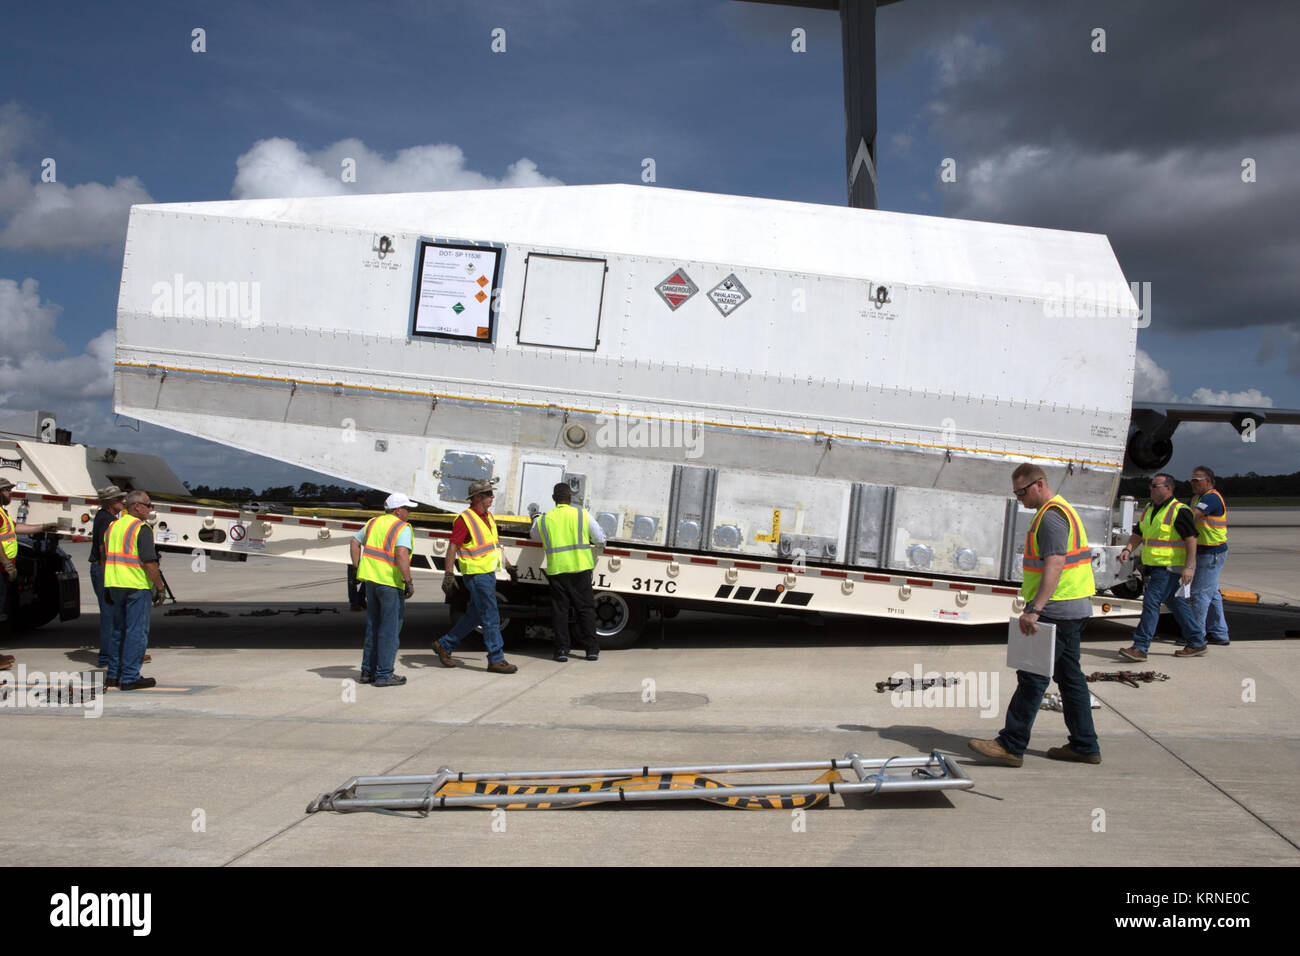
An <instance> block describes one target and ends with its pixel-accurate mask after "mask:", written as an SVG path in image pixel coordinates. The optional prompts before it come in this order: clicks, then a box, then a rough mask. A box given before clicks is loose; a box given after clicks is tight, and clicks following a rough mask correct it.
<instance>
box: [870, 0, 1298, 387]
mask: <svg viewBox="0 0 1300 956" xmlns="http://www.w3.org/2000/svg"><path fill="white" fill-rule="evenodd" d="M1078 6H1079V5H1077V4H1028V5H1027V4H1025V3H1024V2H1023V0H982V2H981V3H978V4H972V3H969V2H966V0H927V2H926V3H923V4H910V3H902V4H893V5H889V6H887V7H883V8H882V9H881V13H880V16H879V30H880V31H881V36H882V37H888V38H889V42H885V43H882V44H881V47H880V63H881V70H882V73H881V75H882V76H886V77H887V76H889V75H891V74H893V73H895V72H899V71H905V70H908V69H913V68H915V67H916V66H918V65H919V66H922V67H924V68H926V69H927V70H928V72H929V74H930V77H931V87H930V90H929V92H928V96H927V100H928V102H927V104H926V108H925V109H924V110H923V111H922V117H923V118H922V119H921V120H918V127H917V129H915V130H909V132H910V133H912V132H914V133H915V134H916V135H917V138H918V141H919V142H926V141H927V140H930V141H933V142H935V143H937V144H938V145H939V148H940V149H941V150H942V152H939V153H938V156H943V157H953V158H955V159H956V161H957V174H958V177H957V181H956V182H955V183H945V184H943V185H942V187H941V188H940V189H939V190H938V195H940V196H941V197H942V203H943V207H942V211H943V212H944V213H945V214H947V215H953V216H957V217H961V218H970V219H983V220H994V221H998V222H1011V223H1017V224H1021V225H1032V226H1045V227H1049V228H1057V229H1071V230H1081V231H1087V232H1099V233H1105V234H1106V235H1107V236H1109V238H1110V240H1111V243H1112V245H1113V247H1114V249H1115V252H1116V254H1117V256H1118V258H1119V261H1120V264H1121V265H1122V266H1123V268H1124V271H1125V274H1126V275H1127V276H1128V278H1129V279H1131V280H1139V281H1143V282H1147V281H1149V282H1151V284H1152V293H1153V300H1154V309H1153V310H1152V322H1153V325H1154V327H1157V328H1159V329H1160V330H1161V331H1178V332H1199V331H1204V330H1219V329H1224V328H1234V329H1239V330H1246V329H1250V330H1251V331H1250V334H1252V335H1258V336H1259V337H1260V340H1261V344H1260V349H1259V352H1258V357H1259V360H1260V361H1261V362H1268V361H1274V360H1277V359H1282V360H1284V361H1285V362H1286V363H1287V367H1288V370H1289V371H1290V372H1293V373H1294V372H1297V371H1300V307H1297V303H1298V302H1300V270H1296V269H1295V268H1294V264H1295V262H1296V261H1297V257H1300V222H1297V220H1296V218H1295V216H1294V213H1293V211H1294V210H1295V209H1296V208H1300V162H1297V157H1300V134H1297V132H1296V126H1295V119H1294V118H1295V115H1296V113H1297V111H1298V110H1300V60H1297V58H1296V57H1295V55H1294V50H1293V46H1294V44H1293V43H1291V42H1289V40H1288V37H1290V36H1292V35H1294V33H1295V31H1296V29H1297V28H1300V4H1290V5H1282V6H1280V7H1279V6H1277V5H1272V6H1270V7H1269V12H1270V16H1267V17H1266V16H1250V15H1243V12H1242V10H1241V9H1240V7H1237V6H1232V5H1225V4H1222V3H1216V2H1214V0H1179V2H1177V3H1175V2H1171V0H1151V2H1148V3H1142V4H1134V3H1131V2H1128V0H1092V2H1090V3H1089V4H1088V10H1089V11H1090V12H1088V13H1087V14H1086V15H1081V14H1080V13H1079V11H1078V9H1077V7H1078ZM1097 26H1104V27H1105V28H1106V34H1107V36H1106V42H1107V45H1106V49H1105V52H1093V50H1094V44H1095V42H1096V41H1095V40H1094V36H1093V30H1094V28H1095V27H1097ZM934 164H935V166H937V165H938V160H937V157H936V159H935V163H934ZM1243 164H1245V166H1243ZM886 199H887V197H886Z"/></svg>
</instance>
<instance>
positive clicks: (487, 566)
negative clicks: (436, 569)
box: [456, 508, 501, 574]
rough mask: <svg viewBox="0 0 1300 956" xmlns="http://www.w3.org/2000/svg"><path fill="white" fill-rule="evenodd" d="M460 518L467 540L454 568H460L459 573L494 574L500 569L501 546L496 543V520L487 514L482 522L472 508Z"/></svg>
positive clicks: (463, 512) (465, 511)
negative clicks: (467, 533) (463, 524)
mask: <svg viewBox="0 0 1300 956" xmlns="http://www.w3.org/2000/svg"><path fill="white" fill-rule="evenodd" d="M460 516H461V518H462V519H463V520H464V522H465V527H466V528H468V529H469V540H468V541H467V542H465V544H464V545H461V547H460V551H459V553H458V554H457V555H456V566H457V567H458V568H460V573H461V574H492V573H495V572H496V569H497V568H499V567H501V545H500V544H499V543H498V536H497V523H496V520H495V519H494V518H493V517H492V516H491V515H490V514H489V515H488V516H487V520H486V521H484V520H483V519H482V518H480V517H479V515H478V512H476V511H475V510H474V509H473V508H467V509H465V510H464V511H462V512H461V513H460ZM465 545H468V547H466V546H465Z"/></svg>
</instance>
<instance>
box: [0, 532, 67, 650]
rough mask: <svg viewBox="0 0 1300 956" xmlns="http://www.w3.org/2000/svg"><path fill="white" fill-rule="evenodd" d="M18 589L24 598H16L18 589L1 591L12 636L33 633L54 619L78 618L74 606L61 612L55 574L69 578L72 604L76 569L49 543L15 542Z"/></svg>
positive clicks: (60, 595) (9, 587) (10, 588)
mask: <svg viewBox="0 0 1300 956" xmlns="http://www.w3.org/2000/svg"><path fill="white" fill-rule="evenodd" d="M16 563H17V564H18V569H19V574H20V581H19V586H21V587H22V588H23V589H24V592H25V596H24V597H20V596H19V593H18V587H16V586H14V585H9V586H8V587H6V588H5V601H6V604H7V607H6V608H5V610H7V611H8V621H7V625H6V626H7V627H8V628H9V630H10V631H12V632H13V633H17V632H19V631H33V630H36V628H38V627H41V626H43V625H45V624H48V623H49V622H50V621H53V620H57V619H60V618H62V619H64V620H71V619H72V618H75V617H77V616H78V614H79V611H78V610H77V608H76V607H73V608H70V609H65V608H64V607H63V604H62V602H63V595H62V594H61V593H60V588H61V586H60V583H59V575H60V574H61V573H63V574H66V575H68V576H70V578H71V588H72V590H71V597H70V600H71V602H72V603H73V604H74V605H76V604H79V601H78V600H77V598H76V595H77V593H78V592H77V575H76V569H75V567H74V566H73V564H72V561H71V560H70V559H69V558H68V555H67V554H66V553H65V552H64V551H63V550H61V549H60V548H59V547H58V545H57V544H54V543H53V542H45V541H41V542H40V543H39V544H38V543H36V542H33V541H32V540H31V539H26V538H20V539H19V541H18V555H17V559H16Z"/></svg>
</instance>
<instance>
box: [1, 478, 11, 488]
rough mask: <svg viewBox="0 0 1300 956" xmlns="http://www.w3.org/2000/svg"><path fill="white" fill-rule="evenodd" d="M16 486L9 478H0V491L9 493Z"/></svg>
mask: <svg viewBox="0 0 1300 956" xmlns="http://www.w3.org/2000/svg"><path fill="white" fill-rule="evenodd" d="M13 486H14V483H13V482H12V481H10V480H9V479H8V478H0V491H8V490H9V489H10V488H12V487H13Z"/></svg>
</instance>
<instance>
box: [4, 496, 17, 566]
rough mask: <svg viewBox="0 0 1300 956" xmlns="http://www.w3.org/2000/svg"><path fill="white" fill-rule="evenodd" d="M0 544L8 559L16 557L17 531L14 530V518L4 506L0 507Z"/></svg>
mask: <svg viewBox="0 0 1300 956" xmlns="http://www.w3.org/2000/svg"><path fill="white" fill-rule="evenodd" d="M0 546H2V547H3V548H4V550H5V557H6V558H8V559H9V560H10V561H12V560H13V559H14V558H16V557H18V532H17V531H16V530H14V519H13V518H10V517H9V512H7V511H5V510H4V508H0Z"/></svg>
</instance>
